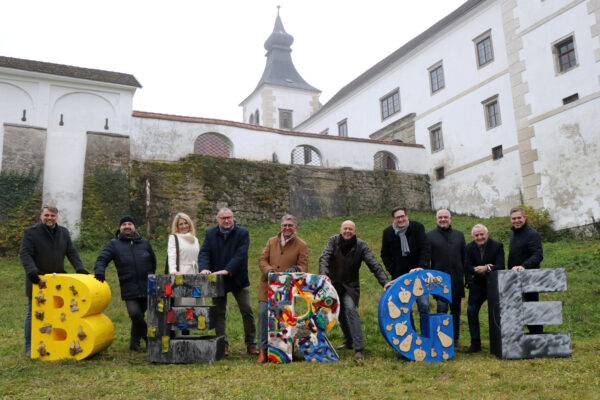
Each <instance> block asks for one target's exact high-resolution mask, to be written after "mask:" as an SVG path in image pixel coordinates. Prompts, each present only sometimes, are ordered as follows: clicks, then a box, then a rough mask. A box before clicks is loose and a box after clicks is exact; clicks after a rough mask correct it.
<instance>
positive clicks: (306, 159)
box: [292, 144, 322, 167]
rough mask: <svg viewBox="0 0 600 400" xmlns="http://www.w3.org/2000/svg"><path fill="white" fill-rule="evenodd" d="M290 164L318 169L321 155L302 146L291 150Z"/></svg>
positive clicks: (310, 148) (315, 150) (312, 149)
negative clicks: (312, 166) (311, 166)
mask: <svg viewBox="0 0 600 400" xmlns="http://www.w3.org/2000/svg"><path fill="white" fill-rule="evenodd" d="M292 164H296V165H314V166H316V167H320V166H321V165H322V163H321V155H320V154H319V152H318V151H317V149H315V148H314V147H311V146H307V145H304V144H303V145H300V146H297V147H295V148H294V150H292Z"/></svg>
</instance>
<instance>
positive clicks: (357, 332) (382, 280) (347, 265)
mask: <svg viewBox="0 0 600 400" xmlns="http://www.w3.org/2000/svg"><path fill="white" fill-rule="evenodd" d="M363 261H364V262H365V263H366V264H367V266H368V267H369V269H370V270H371V272H373V275H375V277H376V278H377V280H378V281H379V284H380V285H381V286H383V287H384V290H385V289H387V288H388V286H389V285H390V282H389V280H388V277H387V275H386V274H385V272H384V271H383V268H382V267H381V265H380V264H379V263H378V262H377V259H376V258H375V256H373V253H372V252H371V250H369V246H367V244H366V243H365V242H364V241H362V240H360V239H358V238H357V237H356V225H355V224H354V222H352V221H344V222H343V223H342V226H341V228H340V234H339V235H335V236H331V237H330V238H329V241H328V242H327V245H326V246H325V249H324V250H323V253H322V254H321V257H320V258H319V274H320V275H321V276H322V277H323V278H325V279H327V280H328V281H329V282H331V283H332V284H333V287H334V288H335V290H336V291H337V293H338V295H339V297H340V326H341V328H342V332H343V333H344V343H343V344H342V345H340V346H338V347H337V349H338V350H340V349H351V348H353V347H354V350H355V354H354V356H355V358H356V359H362V358H364V354H363V350H364V348H365V345H364V341H363V336H362V329H361V326H360V318H359V316H358V312H357V311H356V306H358V300H359V297H360V281H359V269H360V266H361V264H362V262H363Z"/></svg>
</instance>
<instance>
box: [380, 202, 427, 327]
mask: <svg viewBox="0 0 600 400" xmlns="http://www.w3.org/2000/svg"><path fill="white" fill-rule="evenodd" d="M392 218H393V219H392V225H390V226H388V227H387V228H385V229H384V230H383V237H382V239H381V259H382V260H383V264H384V265H385V268H386V269H387V270H388V272H389V273H390V275H391V276H392V279H396V278H398V277H399V276H402V275H404V274H407V273H409V272H411V271H413V270H415V269H418V268H428V267H429V254H430V248H429V240H427V235H426V234H425V227H424V226H423V224H421V223H419V222H416V221H409V219H408V213H407V212H406V208H404V207H396V208H394V209H393V210H392ZM417 306H418V308H419V313H420V314H421V315H423V314H426V313H428V312H429V304H428V305H427V309H425V308H424V304H423V303H419V302H418V301H417ZM410 318H411V323H412V322H413V321H412V313H411V315H410ZM413 326H414V323H413Z"/></svg>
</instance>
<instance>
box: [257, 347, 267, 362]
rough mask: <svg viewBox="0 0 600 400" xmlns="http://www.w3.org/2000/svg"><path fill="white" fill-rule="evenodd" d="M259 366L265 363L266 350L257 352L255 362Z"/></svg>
mask: <svg viewBox="0 0 600 400" xmlns="http://www.w3.org/2000/svg"><path fill="white" fill-rule="evenodd" d="M256 362H257V363H259V364H264V363H266V362H267V349H260V350H258V360H256Z"/></svg>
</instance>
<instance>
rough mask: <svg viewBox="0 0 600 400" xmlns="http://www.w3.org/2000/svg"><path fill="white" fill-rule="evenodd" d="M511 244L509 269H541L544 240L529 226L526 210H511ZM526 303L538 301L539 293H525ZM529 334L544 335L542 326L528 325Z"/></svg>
mask: <svg viewBox="0 0 600 400" xmlns="http://www.w3.org/2000/svg"><path fill="white" fill-rule="evenodd" d="M510 223H511V224H512V227H511V228H510V229H511V232H510V244H509V247H508V263H507V264H508V268H509V269H513V270H515V271H522V270H524V269H539V268H540V264H541V262H542V260H543V259H544V250H543V248H542V238H541V237H540V234H539V233H538V232H537V231H536V230H535V229H533V228H532V227H531V226H529V225H528V224H527V216H526V215H525V210H523V209H522V208H520V207H513V208H512V209H511V210H510ZM523 300H524V301H538V300H539V294H538V293H524V294H523ZM527 329H529V333H543V331H544V329H543V326H542V325H527Z"/></svg>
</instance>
